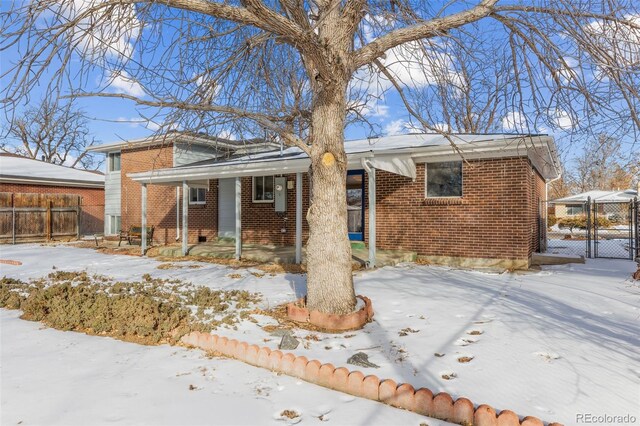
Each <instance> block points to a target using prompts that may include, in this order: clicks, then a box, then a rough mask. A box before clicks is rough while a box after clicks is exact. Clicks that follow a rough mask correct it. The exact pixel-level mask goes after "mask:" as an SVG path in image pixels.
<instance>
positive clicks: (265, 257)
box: [158, 240, 416, 267]
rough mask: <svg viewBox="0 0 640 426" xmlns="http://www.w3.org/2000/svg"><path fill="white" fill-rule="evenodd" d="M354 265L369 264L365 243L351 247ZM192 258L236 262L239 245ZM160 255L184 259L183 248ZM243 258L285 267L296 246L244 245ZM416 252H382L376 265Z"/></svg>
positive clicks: (208, 247)
mask: <svg viewBox="0 0 640 426" xmlns="http://www.w3.org/2000/svg"><path fill="white" fill-rule="evenodd" d="M351 252H352V255H353V256H352V257H353V263H354V265H357V266H364V265H366V263H367V261H368V259H369V249H368V248H367V247H366V246H365V245H364V244H362V243H353V244H352V247H351ZM188 253H189V255H190V256H203V257H214V258H218V259H233V258H234V256H235V243H234V241H233V240H218V241H212V242H207V243H202V244H196V245H191V246H189V252H188ZM158 255H159V256H168V257H180V256H182V250H181V247H180V246H179V245H169V246H163V247H158ZM242 258H243V259H247V260H255V261H257V262H264V263H269V262H274V263H281V264H290V263H295V247H294V246H271V245H262V244H249V243H245V244H243V245H242ZM415 259H416V253H415V252H412V251H408V250H378V251H377V253H376V266H378V267H382V266H390V265H396V264H398V263H401V262H412V261H414V260H415ZM305 262H306V250H305V249H304V248H303V250H302V263H305Z"/></svg>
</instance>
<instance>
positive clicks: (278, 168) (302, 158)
mask: <svg viewBox="0 0 640 426" xmlns="http://www.w3.org/2000/svg"><path fill="white" fill-rule="evenodd" d="M528 139H529V140H531V141H532V142H533V147H536V146H538V147H540V145H545V146H546V148H547V150H548V153H549V155H550V158H551V160H552V161H553V159H554V156H553V155H552V153H551V150H550V149H549V145H548V143H545V142H544V140H543V137H539V136H536V137H530V138H528ZM544 139H546V140H547V141H548V140H550V138H549V137H544ZM470 145H471V144H461V145H460V146H459V147H458V148H459V150H460V151H461V152H462V155H463V156H464V157H465V158H469V159H477V158H501V157H514V156H527V157H529V156H530V154H529V147H527V146H522V144H520V143H519V144H517V145H516V146H509V145H506V146H505V143H504V140H497V141H488V142H487V141H483V142H482V143H480V144H475V145H471V146H470ZM389 154H393V155H407V154H408V155H410V156H411V157H412V158H413V159H414V161H416V162H420V160H422V161H429V160H433V159H435V158H437V157H439V156H440V157H442V158H438V160H443V161H444V160H445V159H448V158H454V157H455V158H459V157H460V154H459V153H458V152H457V151H456V150H455V149H454V148H453V147H451V146H450V145H444V146H443V145H431V146H426V147H425V146H423V147H414V148H391V149H386V150H376V151H372V150H365V151H358V152H351V153H348V154H347V158H348V165H347V167H348V168H351V169H354V168H358V169H359V168H361V167H362V165H361V163H360V160H361V159H362V158H373V157H376V156H385V155H389ZM490 154H499V155H490ZM309 165H310V160H309V158H308V157H307V156H306V155H305V154H302V153H300V154H298V157H295V158H289V159H283V158H280V157H271V158H264V159H261V158H256V159H246V160H245V162H243V161H234V162H229V163H218V164H212V165H202V166H193V167H188V166H185V167H181V168H173V169H160V170H153V171H150V172H139V173H131V174H127V176H128V177H129V178H131V179H132V180H134V181H137V182H140V183H154V184H174V185H177V184H179V181H182V180H184V179H187V180H190V181H191V180H197V179H210V178H226V177H243V176H260V175H269V174H286V173H298V172H305V171H307V169H308V168H309ZM554 166H555V164H554ZM554 169H555V171H556V172H557V171H558V170H557V167H554ZM541 172H542V171H541Z"/></svg>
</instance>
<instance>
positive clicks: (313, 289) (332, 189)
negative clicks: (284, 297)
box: [307, 81, 356, 314]
mask: <svg viewBox="0 0 640 426" xmlns="http://www.w3.org/2000/svg"><path fill="white" fill-rule="evenodd" d="M331 83H334V84H335V81H332V82H331ZM332 86H333V85H332ZM336 86H337V87H336ZM332 89H333V90H331V89H329V90H327V89H326V87H325V90H322V91H321V92H320V93H319V94H318V96H317V97H316V102H315V104H314V107H313V111H312V129H313V134H312V140H313V145H312V147H311V169H312V173H311V182H312V189H313V199H312V203H311V206H310V208H309V211H308V213H307V221H308V222H309V240H308V241H307V272H308V274H307V306H308V307H309V309H316V310H318V311H320V312H324V313H333V314H347V313H351V312H353V310H354V308H355V304H356V298H355V293H354V290H353V276H352V270H351V244H350V242H349V236H348V233H347V190H346V180H347V156H346V154H345V151H344V123H345V116H346V95H345V92H346V82H345V83H343V84H337V85H335V86H333V88H332Z"/></svg>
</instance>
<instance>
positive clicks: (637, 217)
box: [631, 197, 640, 263]
mask: <svg viewBox="0 0 640 426" xmlns="http://www.w3.org/2000/svg"><path fill="white" fill-rule="evenodd" d="M631 220H632V227H633V224H634V223H635V233H636V236H635V253H633V252H634V250H633V248H632V249H631V252H632V253H633V254H632V256H635V261H636V262H638V263H640V223H639V222H640V204H639V201H638V197H635V198H634V199H633V212H632V218H631Z"/></svg>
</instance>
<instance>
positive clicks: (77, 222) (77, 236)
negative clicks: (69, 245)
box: [76, 195, 82, 240]
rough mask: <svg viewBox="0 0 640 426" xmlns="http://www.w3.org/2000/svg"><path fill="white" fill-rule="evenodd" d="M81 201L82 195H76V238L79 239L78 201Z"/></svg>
mask: <svg viewBox="0 0 640 426" xmlns="http://www.w3.org/2000/svg"><path fill="white" fill-rule="evenodd" d="M81 201H82V197H80V196H79V195H78V203H77V204H76V239H77V240H79V239H80V210H81V209H80V203H81Z"/></svg>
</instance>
